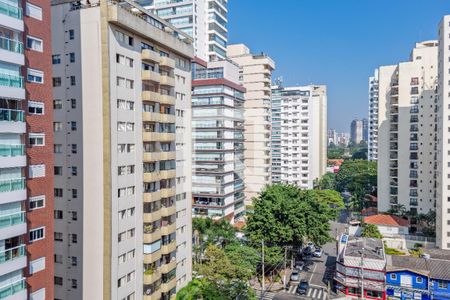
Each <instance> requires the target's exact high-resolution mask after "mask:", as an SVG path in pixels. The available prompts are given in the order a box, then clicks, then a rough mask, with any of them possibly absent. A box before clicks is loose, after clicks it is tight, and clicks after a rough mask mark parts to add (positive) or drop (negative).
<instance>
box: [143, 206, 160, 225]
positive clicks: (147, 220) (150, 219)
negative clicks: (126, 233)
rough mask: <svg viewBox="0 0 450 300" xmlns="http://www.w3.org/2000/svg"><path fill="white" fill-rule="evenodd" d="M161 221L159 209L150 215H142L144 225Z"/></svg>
mask: <svg viewBox="0 0 450 300" xmlns="http://www.w3.org/2000/svg"><path fill="white" fill-rule="evenodd" d="M159 219H161V209H160V210H157V211H154V212H152V213H144V222H145V223H151V222H154V221H156V220H159Z"/></svg>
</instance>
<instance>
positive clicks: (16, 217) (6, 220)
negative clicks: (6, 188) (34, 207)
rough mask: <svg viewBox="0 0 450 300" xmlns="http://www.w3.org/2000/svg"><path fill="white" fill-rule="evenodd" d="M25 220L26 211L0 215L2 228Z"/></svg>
mask: <svg viewBox="0 0 450 300" xmlns="http://www.w3.org/2000/svg"><path fill="white" fill-rule="evenodd" d="M24 222H25V212H24V211H20V212H17V213H13V214H10V215H5V216H0V228H4V227H8V226H14V225H17V224H22V223H24Z"/></svg>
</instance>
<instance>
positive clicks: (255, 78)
mask: <svg viewBox="0 0 450 300" xmlns="http://www.w3.org/2000/svg"><path fill="white" fill-rule="evenodd" d="M228 56H229V58H230V59H231V60H232V61H234V62H235V63H236V64H238V65H239V67H240V71H239V73H240V76H239V77H240V78H239V80H240V82H241V83H242V85H243V86H244V87H245V89H246V93H245V103H244V126H245V131H244V136H245V142H244V148H245V150H244V160H245V173H244V177H245V200H246V202H247V203H248V204H249V203H251V199H252V198H253V197H256V196H257V195H258V193H259V192H260V191H261V190H262V189H263V188H264V186H266V185H267V184H270V183H271V182H272V178H271V177H272V176H271V168H272V162H271V154H270V148H271V146H270V142H271V137H270V136H271V104H270V103H271V102H270V99H271V81H272V71H273V70H274V69H275V63H274V61H273V60H272V59H271V58H270V57H269V56H268V55H266V54H263V53H261V54H252V53H250V50H249V48H248V47H247V46H245V45H244V44H236V45H230V46H228Z"/></svg>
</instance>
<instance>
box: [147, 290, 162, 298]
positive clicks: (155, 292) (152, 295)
mask: <svg viewBox="0 0 450 300" xmlns="http://www.w3.org/2000/svg"><path fill="white" fill-rule="evenodd" d="M161 295H162V292H161V289H158V290H156V291H154V292H153V293H152V294H151V295H145V294H144V300H161Z"/></svg>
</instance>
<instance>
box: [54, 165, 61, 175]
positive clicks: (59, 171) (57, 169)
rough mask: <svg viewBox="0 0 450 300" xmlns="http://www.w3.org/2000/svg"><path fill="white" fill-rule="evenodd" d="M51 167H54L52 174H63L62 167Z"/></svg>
mask: <svg viewBox="0 0 450 300" xmlns="http://www.w3.org/2000/svg"><path fill="white" fill-rule="evenodd" d="M53 169H54V174H55V175H62V174H63V168H62V167H60V166H54V167H53Z"/></svg>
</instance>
